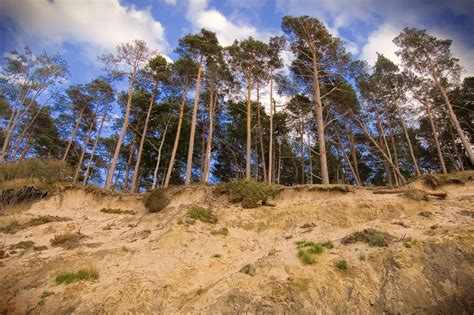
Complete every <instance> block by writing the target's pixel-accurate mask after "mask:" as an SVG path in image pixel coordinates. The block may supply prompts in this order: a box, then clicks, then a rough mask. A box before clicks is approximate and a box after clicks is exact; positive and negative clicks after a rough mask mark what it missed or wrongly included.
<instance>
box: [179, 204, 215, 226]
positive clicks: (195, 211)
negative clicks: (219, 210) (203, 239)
mask: <svg viewBox="0 0 474 315" xmlns="http://www.w3.org/2000/svg"><path fill="white" fill-rule="evenodd" d="M186 215H187V216H188V218H191V219H193V220H201V221H202V222H206V223H217V216H216V215H215V214H214V213H213V212H212V211H210V210H207V209H204V208H201V207H193V208H191V209H189V211H188V213H187V214H186Z"/></svg>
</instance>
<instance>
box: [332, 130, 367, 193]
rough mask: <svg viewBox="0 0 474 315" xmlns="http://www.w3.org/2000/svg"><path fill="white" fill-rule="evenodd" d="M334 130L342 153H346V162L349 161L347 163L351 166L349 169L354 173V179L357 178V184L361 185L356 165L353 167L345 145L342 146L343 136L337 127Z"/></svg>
mask: <svg viewBox="0 0 474 315" xmlns="http://www.w3.org/2000/svg"><path fill="white" fill-rule="evenodd" d="M334 132H335V134H336V137H337V142H338V145H339V147H340V148H341V151H342V153H343V155H344V158H345V160H346V163H347V165H348V166H349V169H350V170H351V173H352V175H353V176H354V180H355V182H356V185H357V186H361V183H360V180H359V177H358V176H357V174H356V172H355V169H354V167H353V166H352V164H351V160H350V159H349V156H348V155H347V153H346V150H344V147H343V146H342V141H341V137H340V136H339V132H338V131H337V129H334Z"/></svg>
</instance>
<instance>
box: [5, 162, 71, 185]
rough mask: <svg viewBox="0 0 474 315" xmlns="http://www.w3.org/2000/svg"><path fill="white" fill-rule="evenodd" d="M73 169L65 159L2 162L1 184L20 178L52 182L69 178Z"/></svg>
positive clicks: (46, 182)
mask: <svg viewBox="0 0 474 315" xmlns="http://www.w3.org/2000/svg"><path fill="white" fill-rule="evenodd" d="M70 176H71V170H70V169H69V168H68V166H67V164H66V162H65V161H61V160H46V159H26V160H22V161H20V162H9V163H5V164H0V184H3V183H5V182H8V181H13V180H20V179H29V180H31V179H36V180H38V181H40V182H41V183H45V184H52V183H55V182H61V181H66V180H69V179H70Z"/></svg>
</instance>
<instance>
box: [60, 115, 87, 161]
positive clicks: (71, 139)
mask: <svg viewBox="0 0 474 315" xmlns="http://www.w3.org/2000/svg"><path fill="white" fill-rule="evenodd" d="M84 110H85V107H83V108H82V109H81V111H80V112H79V117H78V118H77V122H76V125H75V126H74V129H73V131H72V134H71V138H70V139H69V142H68V144H67V147H66V152H64V155H63V161H66V158H67V155H68V153H69V150H70V149H71V145H72V142H73V141H74V138H75V137H76V133H77V129H78V128H79V125H80V124H81V120H82V115H83V114H84Z"/></svg>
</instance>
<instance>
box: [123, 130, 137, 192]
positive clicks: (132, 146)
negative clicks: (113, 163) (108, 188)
mask: <svg viewBox="0 0 474 315" xmlns="http://www.w3.org/2000/svg"><path fill="white" fill-rule="evenodd" d="M134 153H135V137H133V140H132V143H131V144H130V153H129V154H128V160H127V166H125V179H124V181H123V190H124V191H126V190H127V189H128V180H129V179H130V165H132V160H133V155H134Z"/></svg>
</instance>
